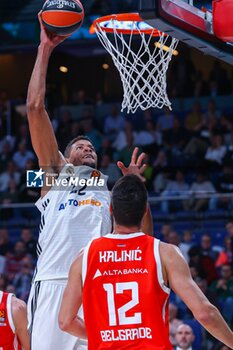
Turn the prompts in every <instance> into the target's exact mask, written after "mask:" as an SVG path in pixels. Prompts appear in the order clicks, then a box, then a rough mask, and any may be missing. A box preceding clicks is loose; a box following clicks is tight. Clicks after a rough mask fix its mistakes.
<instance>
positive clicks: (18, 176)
mask: <svg viewBox="0 0 233 350" xmlns="http://www.w3.org/2000/svg"><path fill="white" fill-rule="evenodd" d="M42 3H43V2H42V1H41V0H33V1H32V0H24V1H21V0H15V1H14V2H12V1H6V0H1V3H0V38H1V40H0V274H1V277H0V290H8V291H13V292H14V293H16V295H17V296H18V297H20V298H22V299H24V300H25V301H26V300H27V297H28V292H29V289H30V281H31V278H32V274H33V269H34V266H35V263H36V240H37V237H38V225H39V222H40V217H39V212H38V211H37V209H36V208H35V206H34V204H33V203H34V202H35V201H36V200H37V198H38V197H39V190H38V189H35V188H28V187H27V186H26V170H32V169H38V164H37V162H36V157H35V154H34V152H33V150H32V145H31V141H30V135H29V130H28V123H27V118H26V107H25V98H26V93H27V86H28V82H29V79H30V75H31V72H32V68H33V64H34V61H35V57H36V52H37V46H38V43H39V25H38V21H37V17H36V16H37V13H38V12H39V10H40V8H41V6H42ZM194 3H196V6H200V7H201V6H203V5H204V6H206V7H209V8H210V6H211V1H196V2H195V1H194ZM83 5H84V8H85V14H86V16H85V21H84V24H83V27H82V28H81V29H80V30H79V31H78V32H76V33H74V34H73V35H72V36H71V38H69V39H68V40H66V41H65V43H64V44H62V45H61V46H59V47H58V48H57V49H56V51H55V52H54V53H53V55H52V57H51V60H50V64H49V70H48V76H47V95H46V106H47V109H48V111H49V115H50V118H51V120H52V123H53V127H54V130H55V132H56V136H57V139H58V142H59V147H60V150H61V151H64V148H65V145H66V144H67V142H68V141H69V140H70V139H71V138H73V137H75V136H77V135H79V134H85V135H87V136H88V137H90V139H91V140H92V142H93V143H94V145H95V147H96V150H97V152H98V155H99V167H100V169H101V170H102V171H103V172H104V173H105V174H108V175H109V186H110V188H111V187H112V186H113V184H114V182H115V181H116V179H117V178H119V176H120V173H119V171H118V169H117V167H116V165H115V161H116V160H118V159H121V160H122V161H123V162H125V163H126V164H128V163H129V160H130V156H131V154H132V150H133V148H134V147H135V146H136V145H137V146H139V148H140V151H144V152H146V153H147V162H148V164H149V166H148V168H147V170H146V171H145V174H144V176H145V178H146V185H147V188H148V191H149V198H150V204H151V210H152V214H153V220H154V233H155V236H156V237H159V238H161V239H162V240H164V241H167V242H170V243H172V244H176V245H177V246H179V247H180V248H181V250H182V252H183V254H184V255H185V258H186V259H187V261H188V262H189V265H190V269H191V273H192V276H193V278H194V280H195V281H196V283H197V284H198V285H199V286H200V288H201V289H202V290H203V291H204V293H205V294H206V295H207V296H208V298H209V299H210V300H211V302H213V303H214V304H215V305H216V306H217V307H218V308H219V309H220V310H221V312H222V313H223V315H224V317H225V319H226V320H227V321H228V323H229V324H230V325H231V326H232V325H233V277H232V261H233V259H232V246H233V244H232V241H233V220H232V212H233V197H232V189H233V166H232V157H233V83H232V79H233V69H232V66H231V65H228V64H226V63H224V62H221V61H217V60H215V59H214V58H212V57H210V56H204V55H203V54H202V53H200V52H198V51H197V50H195V49H190V48H189V47H187V46H185V45H184V44H182V43H179V46H178V51H179V55H178V56H175V57H173V59H172V62H171V64H170V67H169V71H168V74H167V83H168V87H167V90H168V95H169V97H170V98H171V101H172V111H169V110H167V109H166V108H165V109H163V110H159V109H153V110H147V111H145V112H142V111H139V110H138V111H137V113H136V114H135V115H126V113H124V112H120V106H121V99H122V86H121V81H120V77H119V74H118V72H117V70H116V69H115V67H114V65H113V63H112V61H111V58H110V56H109V55H108V54H107V52H106V51H105V49H104V48H103V47H102V46H101V44H100V43H99V41H98V39H97V37H96V35H91V34H89V26H90V24H91V23H92V21H93V20H94V19H95V18H97V17H99V16H101V15H105V14H110V13H114V12H115V13H118V12H131V11H137V4H135V2H134V1H131V0H124V1H123V0H118V1H115V0H88V1H86V3H84V4H83ZM170 309H171V313H170V315H171V316H170V317H171V320H170V329H171V338H172V341H174V337H173V335H174V332H175V329H176V327H177V326H178V324H179V322H186V323H189V324H190V325H191V326H192V327H193V329H194V332H195V335H196V339H195V345H194V348H195V349H196V350H199V349H208V350H209V349H221V348H222V347H221V344H218V343H216V341H214V340H213V339H212V337H211V336H210V335H209V334H207V333H206V332H204V330H203V329H202V328H201V327H200V325H199V324H198V323H197V322H196V321H195V320H193V318H192V315H191V313H190V312H189V311H188V310H187V308H186V306H185V305H184V304H183V303H182V301H181V300H179V298H178V297H177V296H175V295H174V294H172V295H171V306H170ZM174 345H175V344H174Z"/></svg>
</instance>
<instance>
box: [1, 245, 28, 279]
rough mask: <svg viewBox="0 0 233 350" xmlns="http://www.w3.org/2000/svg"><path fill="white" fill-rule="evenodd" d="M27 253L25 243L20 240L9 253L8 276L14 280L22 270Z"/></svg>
mask: <svg viewBox="0 0 233 350" xmlns="http://www.w3.org/2000/svg"><path fill="white" fill-rule="evenodd" d="M26 254H27V251H26V246H25V243H23V242H21V241H18V242H16V243H15V246H14V249H13V252H10V253H8V254H7V256H6V258H7V262H6V269H7V276H8V278H9V280H10V281H12V280H13V279H14V277H15V275H16V274H17V273H18V272H19V271H20V270H21V266H22V262H23V259H24V258H25V256H26Z"/></svg>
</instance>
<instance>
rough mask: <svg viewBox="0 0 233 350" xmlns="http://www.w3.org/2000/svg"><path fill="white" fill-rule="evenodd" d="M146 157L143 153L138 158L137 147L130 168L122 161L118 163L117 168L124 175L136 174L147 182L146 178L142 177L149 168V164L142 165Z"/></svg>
mask: <svg viewBox="0 0 233 350" xmlns="http://www.w3.org/2000/svg"><path fill="white" fill-rule="evenodd" d="M145 156H146V155H145V153H141V154H140V156H139V157H138V147H135V148H134V151H133V154H132V157H131V162H130V164H129V166H128V168H127V167H126V166H125V165H124V164H123V163H122V162H120V161H118V162H117V166H118V168H119V169H120V170H121V172H122V174H123V175H129V174H134V175H137V176H138V177H139V178H140V179H141V180H142V181H143V182H145V178H144V177H143V175H142V174H143V172H144V170H145V168H146V167H147V164H142V163H143V159H144V158H145Z"/></svg>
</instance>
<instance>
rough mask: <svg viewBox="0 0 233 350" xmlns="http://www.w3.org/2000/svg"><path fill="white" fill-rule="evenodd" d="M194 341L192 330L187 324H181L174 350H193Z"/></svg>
mask: <svg viewBox="0 0 233 350" xmlns="http://www.w3.org/2000/svg"><path fill="white" fill-rule="evenodd" d="M194 340H195V336H194V333H193V330H192V328H191V327H190V326H189V325H187V324H181V325H180V326H179V327H178V328H177V330H176V333H175V343H176V347H175V348H174V350H193V347H192V344H193V342H194Z"/></svg>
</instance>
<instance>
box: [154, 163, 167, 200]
mask: <svg viewBox="0 0 233 350" xmlns="http://www.w3.org/2000/svg"><path fill="white" fill-rule="evenodd" d="M169 177H170V170H169V169H168V168H166V167H164V168H163V169H162V170H161V171H160V172H159V171H158V172H157V175H156V176H155V178H154V180H153V189H154V191H155V193H156V194H160V193H161V192H162V191H164V190H165V188H166V186H167V185H168V183H169V182H170V179H169Z"/></svg>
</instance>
